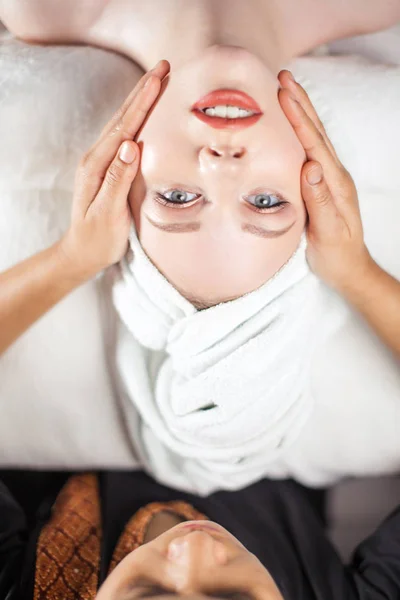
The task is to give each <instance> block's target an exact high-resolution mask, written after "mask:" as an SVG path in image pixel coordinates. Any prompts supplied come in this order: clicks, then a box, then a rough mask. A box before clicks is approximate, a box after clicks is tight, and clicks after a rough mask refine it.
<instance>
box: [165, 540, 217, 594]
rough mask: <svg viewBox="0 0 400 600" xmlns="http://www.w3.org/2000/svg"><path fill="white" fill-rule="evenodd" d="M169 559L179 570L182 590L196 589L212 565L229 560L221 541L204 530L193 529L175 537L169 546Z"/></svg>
mask: <svg viewBox="0 0 400 600" xmlns="http://www.w3.org/2000/svg"><path fill="white" fill-rule="evenodd" d="M168 560H169V561H170V563H172V564H173V565H174V566H175V568H176V569H177V570H178V571H179V587H180V588H181V589H180V591H190V590H192V591H195V590H196V587H197V586H198V585H201V579H202V574H203V575H204V574H207V572H208V570H209V569H210V567H213V566H214V567H215V566H217V565H221V564H224V563H226V562H227V560H228V555H227V550H226V548H225V546H224V544H222V543H221V542H219V541H217V540H215V539H214V538H213V537H212V536H211V535H209V534H208V533H206V532H204V531H192V532H190V533H188V534H187V535H184V536H181V537H178V538H175V539H174V540H172V541H171V542H170V544H169V546H168Z"/></svg>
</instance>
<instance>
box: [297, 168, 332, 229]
mask: <svg viewBox="0 0 400 600" xmlns="http://www.w3.org/2000/svg"><path fill="white" fill-rule="evenodd" d="M301 188H302V196H303V200H304V203H305V205H306V209H307V212H308V216H309V227H310V228H311V229H313V231H314V232H315V233H323V231H324V230H325V229H326V228H327V227H329V226H330V225H332V219H333V218H334V217H335V216H337V210H336V206H335V202H334V199H333V197H332V194H331V192H330V189H329V187H328V184H327V183H326V181H325V178H324V174H323V171H322V167H321V165H320V164H319V163H318V162H315V161H309V162H307V163H306V165H305V166H304V167H303V171H302V175H301Z"/></svg>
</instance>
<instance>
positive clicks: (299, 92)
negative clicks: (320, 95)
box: [278, 69, 339, 162]
mask: <svg viewBox="0 0 400 600" xmlns="http://www.w3.org/2000/svg"><path fill="white" fill-rule="evenodd" d="M278 79H279V82H280V84H281V85H282V87H284V88H286V89H288V90H289V91H290V92H291V93H292V94H293V95H294V97H295V98H296V100H297V101H298V102H299V103H300V104H301V106H302V107H303V109H304V111H305V112H306V114H307V115H308V116H309V118H310V119H311V120H312V122H313V123H314V125H315V127H316V128H317V129H318V131H319V132H320V134H321V135H322V137H323V138H324V140H325V143H326V145H327V147H328V148H329V150H330V151H331V153H332V155H333V156H334V158H335V159H336V160H337V161H338V162H339V159H338V156H337V154H336V150H335V148H334V147H333V144H332V142H331V140H330V139H329V136H328V134H327V133H326V130H325V127H324V125H323V123H322V121H321V119H320V118H319V116H318V113H317V111H316V110H315V108H314V105H313V103H312V102H311V100H310V98H309V96H308V94H307V92H306V90H305V89H304V88H303V87H302V86H301V85H300V84H299V83H298V82H297V81H295V79H294V78H293V75H292V73H291V72H290V71H287V70H286V69H284V70H283V71H281V72H280V73H279V75H278Z"/></svg>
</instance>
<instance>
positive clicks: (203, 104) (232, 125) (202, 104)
mask: <svg viewBox="0 0 400 600" xmlns="http://www.w3.org/2000/svg"><path fill="white" fill-rule="evenodd" d="M218 104H230V105H232V106H237V107H239V108H245V109H247V110H251V111H252V112H255V113H256V114H254V115H252V116H251V117H244V118H240V119H226V118H223V117H209V116H208V115H206V114H204V113H203V112H202V109H204V108H208V107H210V106H217V105H218ZM191 110H192V113H193V114H194V115H195V116H196V117H197V118H198V119H200V121H203V122H204V123H207V125H210V126H211V127H214V128H215V129H226V128H227V129H243V128H244V127H250V126H251V125H254V123H257V121H258V120H259V119H260V118H261V116H262V114H263V113H262V110H261V108H260V107H259V105H258V104H257V102H256V101H255V100H254V99H253V98H251V96H249V95H248V94H245V93H244V92H241V91H239V90H215V91H214V92H211V93H209V94H207V95H206V96H203V98H200V100H198V101H197V102H196V103H195V104H193V106H192V109H191Z"/></svg>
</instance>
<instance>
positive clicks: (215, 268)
mask: <svg viewBox="0 0 400 600" xmlns="http://www.w3.org/2000/svg"><path fill="white" fill-rule="evenodd" d="M223 88H225V89H236V90H240V91H243V92H245V93H247V94H249V95H250V96H251V97H253V98H254V99H255V101H256V102H257V103H258V104H259V106H260V107H261V110H262V112H263V115H262V117H261V119H260V120H259V121H258V122H257V123H255V124H254V125H252V126H250V127H248V128H245V129H240V130H231V129H225V128H224V129H215V128H213V127H211V126H210V125H208V124H206V123H203V122H202V121H200V120H199V119H197V118H196V117H195V116H194V115H193V114H192V112H191V107H192V106H193V104H194V103H195V102H197V101H198V100H199V99H200V98H201V97H203V96H204V95H205V94H208V93H209V92H211V91H214V90H217V89H223ZM278 89H279V83H278V80H277V78H276V74H274V73H273V72H272V71H271V70H270V69H269V68H268V67H267V66H266V65H265V63H264V62H263V61H262V60H261V59H260V58H258V57H257V56H256V55H254V54H252V53H250V52H248V51H247V50H244V49H243V48H238V47H228V46H212V47H210V48H208V49H207V50H206V51H205V52H204V53H203V54H202V55H201V57H199V58H197V59H195V60H191V61H189V62H188V63H185V64H184V65H183V66H181V67H180V68H177V69H176V70H175V71H174V70H172V71H171V73H170V75H169V77H168V78H167V79H166V81H165V82H164V83H163V91H162V93H161V96H160V98H159V100H158V101H157V103H156V104H155V106H154V108H153V110H152V111H151V113H150V115H149V117H148V119H147V121H146V122H145V124H144V126H143V128H142V130H141V132H140V133H139V135H138V137H137V141H138V143H139V145H140V147H141V166H140V171H139V174H138V176H137V178H136V180H135V182H134V184H133V186H132V189H131V192H130V205H131V210H132V214H133V218H134V221H135V224H136V228H137V231H138V235H139V239H140V241H141V244H142V246H143V248H144V250H145V252H146V254H147V255H148V257H149V258H150V260H151V261H152V262H153V263H154V264H155V266H156V267H157V268H158V270H159V271H160V272H161V273H162V274H163V275H164V276H165V277H166V278H167V279H168V281H169V282H170V283H171V284H172V285H173V286H174V287H175V288H176V289H177V290H178V291H179V292H181V294H182V295H183V296H185V297H186V298H188V299H189V300H190V301H193V300H194V299H195V300H196V301H197V300H200V302H201V303H204V304H205V305H207V306H210V305H214V304H217V303H219V302H223V301H228V300H231V299H234V298H237V297H240V296H242V295H244V294H246V293H248V292H251V291H253V290H255V289H257V288H258V287H260V286H261V285H262V284H263V283H265V282H266V281H267V280H268V279H270V278H271V277H272V275H274V274H275V273H276V272H277V271H278V270H279V269H280V267H282V266H283V265H284V264H285V263H286V262H287V260H288V259H289V258H290V257H291V255H292V254H293V252H294V251H295V250H296V248H297V247H298V244H299V241H300V237H301V234H302V232H303V230H304V226H305V221H306V211H305V207H304V204H303V200H302V197H301V191H300V171H301V167H302V165H303V163H304V161H305V153H304V150H303V148H302V147H301V145H300V143H299V141H298V139H297V137H296V135H295V133H294V131H293V129H292V127H291V125H290V124H289V122H288V121H287V119H286V117H285V115H284V113H283V112H282V109H281V108H280V105H279V101H278V96H277V91H278ZM172 190H180V191H183V192H185V193H186V194H188V195H186V196H184V198H185V200H190V202H187V205H176V204H175V205H169V206H165V205H163V204H162V203H160V201H159V200H158V199H157V197H156V194H165V193H167V196H168V194H169V196H168V197H171V195H170V194H171V192H172ZM275 194H278V198H277V197H276V196H275ZM259 195H264V196H266V197H267V201H268V202H269V203H270V204H271V208H270V209H268V210H264V211H263V212H257V210H256V209H255V206H254V204H256V206H257V205H258V206H260V204H259V200H258V201H257V200H255V198H256V196H258V197H259ZM279 196H282V197H283V198H284V199H285V200H286V202H285V203H284V204H283V205H281V206H273V205H274V204H276V203H277V202H278V201H279V200H280V198H279ZM174 197H175V198H176V196H174ZM174 197H173V198H174ZM195 221H196V222H198V223H199V224H200V225H197V226H194V227H193V229H192V230H191V231H190V232H185V233H176V232H171V231H162V230H160V229H159V228H157V227H156V226H155V225H154V223H158V224H161V225H170V224H172V223H178V224H182V225H183V224H185V223H192V222H195ZM243 224H248V225H249V226H250V229H252V228H253V229H252V230H254V227H262V228H264V229H267V230H268V231H270V232H271V233H270V234H268V237H260V236H256V235H254V234H253V233H250V232H249V231H243V229H242V225H243ZM286 229H288V231H287V232H286V233H284V234H283V235H281V236H277V235H276V234H278V233H280V232H282V231H284V230H286ZM193 303H194V304H196V302H193Z"/></svg>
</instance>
